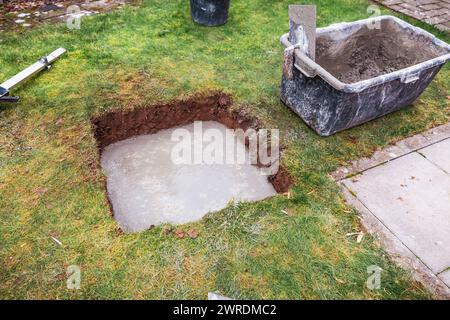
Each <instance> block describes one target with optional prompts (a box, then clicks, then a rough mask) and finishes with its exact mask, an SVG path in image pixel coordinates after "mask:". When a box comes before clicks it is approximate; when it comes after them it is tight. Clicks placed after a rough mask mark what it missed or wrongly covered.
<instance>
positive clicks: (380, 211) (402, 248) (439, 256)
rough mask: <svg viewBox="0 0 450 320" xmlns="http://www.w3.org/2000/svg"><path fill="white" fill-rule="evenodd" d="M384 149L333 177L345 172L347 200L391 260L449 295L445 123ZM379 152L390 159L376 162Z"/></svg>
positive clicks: (448, 138)
mask: <svg viewBox="0 0 450 320" xmlns="http://www.w3.org/2000/svg"><path fill="white" fill-rule="evenodd" d="M441 131H442V132H441ZM436 139H440V140H439V141H437V140H436ZM426 141H428V144H426ZM413 142H414V143H413ZM417 146H421V148H420V149H416V147H417ZM407 149H409V150H410V151H409V152H408V151H407ZM388 150H389V151H379V152H377V154H378V156H376V157H373V158H367V159H366V160H364V163H365V164H370V163H372V167H368V165H366V166H364V167H361V166H360V168H363V170H362V171H359V172H355V171H354V169H356V168H358V166H357V165H352V166H350V167H349V168H347V169H345V168H344V169H339V170H338V171H337V172H336V173H334V174H333V176H334V177H339V178H338V179H341V178H342V173H343V172H347V176H346V177H344V178H343V179H342V180H340V183H341V184H342V185H343V186H344V191H345V192H344V193H345V195H346V198H347V200H348V201H349V202H350V203H351V204H352V205H354V206H355V207H356V208H357V209H358V210H359V211H360V212H361V214H362V216H363V220H362V221H363V224H364V225H365V227H366V229H368V231H369V232H371V233H374V234H375V235H377V236H378V238H379V239H380V240H381V241H382V243H383V244H384V245H386V249H387V251H388V252H390V253H391V254H393V257H395V256H399V257H400V258H401V259H403V261H401V259H397V258H396V261H398V262H400V264H402V265H404V266H405V264H406V266H407V267H408V266H409V267H411V270H412V271H413V273H415V276H416V278H418V280H421V281H422V282H423V280H424V279H426V281H428V283H425V284H426V285H428V287H429V288H431V289H432V290H433V289H436V290H433V291H434V292H435V293H438V294H439V296H441V297H446V298H450V291H449V288H450V272H449V270H450V269H449V267H450V174H449V172H450V170H449V169H450V168H449V164H450V126H448V125H446V126H442V127H440V128H437V129H433V130H430V131H429V132H427V133H424V134H421V135H419V136H416V137H412V138H408V139H407V140H405V141H403V142H402V141H401V142H399V143H397V144H396V145H394V146H391V147H390V148H388ZM394 151H395V152H397V154H395V152H394ZM385 153H386V154H388V155H389V157H390V159H387V160H386V161H387V162H385V163H381V164H380V163H379V162H378V158H379V155H380V154H385ZM355 173H356V175H354V174H355ZM402 257H403V258H402ZM414 260H417V261H414ZM419 269H420V270H419ZM418 273H420V274H418Z"/></svg>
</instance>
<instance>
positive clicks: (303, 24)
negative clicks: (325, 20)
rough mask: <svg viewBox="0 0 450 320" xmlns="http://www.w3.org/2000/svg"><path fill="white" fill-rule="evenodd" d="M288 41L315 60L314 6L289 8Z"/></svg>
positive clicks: (293, 6) (292, 6)
mask: <svg viewBox="0 0 450 320" xmlns="http://www.w3.org/2000/svg"><path fill="white" fill-rule="evenodd" d="M289 41H290V42H291V43H292V44H293V45H295V44H299V45H300V47H299V49H300V50H301V51H302V52H303V53H304V54H306V55H307V56H308V57H309V58H311V60H315V59H316V6H309V5H308V6H304V5H290V6H289Z"/></svg>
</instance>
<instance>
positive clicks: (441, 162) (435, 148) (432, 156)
mask: <svg viewBox="0 0 450 320" xmlns="http://www.w3.org/2000/svg"><path fill="white" fill-rule="evenodd" d="M419 152H420V153H421V154H422V155H423V156H425V157H426V158H427V159H428V160H429V161H431V162H433V163H434V164H435V165H437V166H438V167H440V168H441V169H443V170H445V172H447V173H449V174H450V139H447V140H444V141H441V142H438V143H436V144H433V145H431V146H429V147H426V148H424V149H421V150H420V151H419Z"/></svg>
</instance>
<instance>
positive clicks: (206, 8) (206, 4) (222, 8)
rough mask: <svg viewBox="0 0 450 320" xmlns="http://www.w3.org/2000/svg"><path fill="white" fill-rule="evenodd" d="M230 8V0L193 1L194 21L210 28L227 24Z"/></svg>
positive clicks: (192, 13)
mask: <svg viewBox="0 0 450 320" xmlns="http://www.w3.org/2000/svg"><path fill="white" fill-rule="evenodd" d="M229 8H230V0H191V16H192V19H193V20H194V21H195V22H197V23H199V24H202V25H205V26H209V27H213V26H220V25H222V24H225V23H226V22H227V20H228V9H229Z"/></svg>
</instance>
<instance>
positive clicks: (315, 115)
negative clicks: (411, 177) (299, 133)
mask: <svg viewBox="0 0 450 320" xmlns="http://www.w3.org/2000/svg"><path fill="white" fill-rule="evenodd" d="M288 38H289V36H288V34H286V35H284V36H283V37H282V38H281V42H282V44H283V45H284V46H285V47H291V46H292V44H291V43H290V42H289V39H288ZM316 40H317V45H316V61H312V60H311V59H309V58H308V57H307V56H306V55H304V54H303V52H302V51H301V50H298V49H296V50H295V56H294V57H295V58H294V67H293V72H292V73H293V77H289V78H287V76H285V75H283V79H282V84H281V100H282V101H283V102H284V103H285V104H286V105H287V106H288V107H289V108H291V109H292V110H293V111H294V112H295V113H297V114H298V115H299V116H300V117H301V118H302V119H303V120H304V121H305V122H306V123H307V124H308V125H309V126H310V127H311V128H312V129H314V130H315V131H316V132H317V133H318V134H319V135H321V136H329V135H332V134H334V133H336V132H339V131H342V130H345V129H348V128H351V127H354V126H357V125H360V124H362V123H364V122H367V121H370V120H373V119H376V118H378V117H381V116H383V115H386V114H388V113H391V112H394V111H397V110H399V109H401V108H403V107H406V106H408V105H411V104H412V103H413V102H414V100H416V99H417V98H418V97H419V96H420V94H422V92H423V91H424V90H425V89H426V88H427V86H428V85H429V84H430V82H431V81H432V80H433V78H434V77H435V76H436V74H437V73H438V72H439V70H440V69H441V68H442V66H443V65H444V64H445V63H446V62H447V61H448V60H450V46H449V45H448V44H446V43H445V42H443V41H441V40H439V39H437V38H436V37H435V36H434V35H432V34H430V33H428V32H426V31H424V30H422V29H420V28H417V27H414V26H412V25H410V24H408V23H406V22H404V21H403V20H401V19H398V18H396V17H392V16H382V17H377V18H372V19H366V20H361V21H356V22H352V23H339V24H335V25H332V26H329V27H326V28H321V29H317V39H316ZM374 55H375V58H374ZM376 55H379V56H378V57H376Z"/></svg>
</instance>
